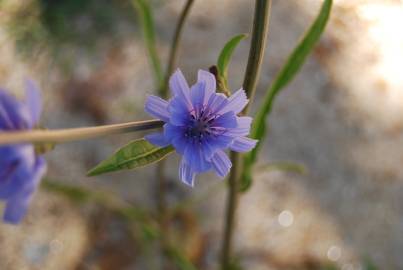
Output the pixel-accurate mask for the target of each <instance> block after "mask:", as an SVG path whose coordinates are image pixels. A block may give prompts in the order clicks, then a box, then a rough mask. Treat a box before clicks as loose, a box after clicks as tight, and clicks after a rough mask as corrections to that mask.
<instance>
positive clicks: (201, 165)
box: [183, 143, 211, 173]
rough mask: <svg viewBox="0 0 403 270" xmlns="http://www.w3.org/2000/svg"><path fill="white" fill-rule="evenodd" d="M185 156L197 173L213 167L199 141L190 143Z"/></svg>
mask: <svg viewBox="0 0 403 270" xmlns="http://www.w3.org/2000/svg"><path fill="white" fill-rule="evenodd" d="M183 157H184V158H185V161H186V163H187V164H188V165H189V166H190V167H191V168H192V170H193V171H194V172H196V173H201V172H205V171H208V170H209V169H210V168H211V165H210V163H209V162H208V161H207V160H206V158H205V155H204V153H203V148H202V147H201V146H200V145H199V144H198V143H189V144H188V145H187V147H186V149H185V153H184V155H183Z"/></svg>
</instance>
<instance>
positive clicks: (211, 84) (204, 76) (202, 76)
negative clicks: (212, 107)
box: [197, 69, 217, 103]
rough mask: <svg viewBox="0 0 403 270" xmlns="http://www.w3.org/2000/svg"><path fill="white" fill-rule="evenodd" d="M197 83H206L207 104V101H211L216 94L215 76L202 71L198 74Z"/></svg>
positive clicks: (205, 98) (205, 101) (205, 99)
mask: <svg viewBox="0 0 403 270" xmlns="http://www.w3.org/2000/svg"><path fill="white" fill-rule="evenodd" d="M197 82H204V83H205V97H204V103H207V101H208V100H209V98H210V97H211V95H212V94H214V93H215V91H216V88H217V86H216V81H215V77H214V75H213V74H212V73H210V72H208V71H205V70H202V69H200V70H199V71H198V72H197Z"/></svg>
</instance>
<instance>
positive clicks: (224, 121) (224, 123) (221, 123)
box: [211, 112, 238, 128]
mask: <svg viewBox="0 0 403 270" xmlns="http://www.w3.org/2000/svg"><path fill="white" fill-rule="evenodd" d="M236 118H237V117H236V115H235V114H234V112H226V113H224V114H223V115H220V116H219V117H218V118H216V119H215V120H214V121H213V122H212V124H211V127H221V128H236V127H237V126H238V122H237V119H236Z"/></svg>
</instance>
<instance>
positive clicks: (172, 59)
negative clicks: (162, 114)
mask: <svg viewBox="0 0 403 270" xmlns="http://www.w3.org/2000/svg"><path fill="white" fill-rule="evenodd" d="M193 2H194V0H187V2H186V4H185V6H184V8H183V10H182V12H181V14H180V17H179V20H178V23H177V25H176V28H175V34H174V37H173V39H172V45H171V49H170V52H169V58H168V66H167V70H166V73H165V81H164V85H163V87H162V88H161V90H160V95H161V96H162V97H164V98H166V97H167V95H168V81H169V77H170V76H171V74H172V72H173V71H174V68H175V66H176V63H177V62H178V50H179V43H180V40H181V37H182V32H183V27H184V25H185V21H186V19H187V17H188V15H189V11H190V8H191V7H192V5H193Z"/></svg>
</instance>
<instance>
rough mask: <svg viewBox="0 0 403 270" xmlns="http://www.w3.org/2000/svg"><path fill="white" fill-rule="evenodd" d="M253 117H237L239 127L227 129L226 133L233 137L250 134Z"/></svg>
mask: <svg viewBox="0 0 403 270" xmlns="http://www.w3.org/2000/svg"><path fill="white" fill-rule="evenodd" d="M252 120H253V119H252V117H249V116H241V117H237V123H238V125H237V127H235V128H229V129H227V130H226V131H225V135H227V136H231V137H241V136H248V135H249V133H250V126H251V124H252Z"/></svg>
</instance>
